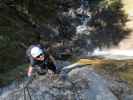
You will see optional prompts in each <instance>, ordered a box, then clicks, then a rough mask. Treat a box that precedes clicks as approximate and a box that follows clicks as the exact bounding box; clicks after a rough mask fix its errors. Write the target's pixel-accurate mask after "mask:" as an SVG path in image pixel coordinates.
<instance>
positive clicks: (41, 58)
mask: <svg viewBox="0 0 133 100" xmlns="http://www.w3.org/2000/svg"><path fill="white" fill-rule="evenodd" d="M34 59H35V60H39V61H43V60H44V54H40V55H39V56H37V57H35V58H34Z"/></svg>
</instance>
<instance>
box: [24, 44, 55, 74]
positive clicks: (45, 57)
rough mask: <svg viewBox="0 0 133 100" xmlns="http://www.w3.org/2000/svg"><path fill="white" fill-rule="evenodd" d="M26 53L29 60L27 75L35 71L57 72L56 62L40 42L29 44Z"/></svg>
mask: <svg viewBox="0 0 133 100" xmlns="http://www.w3.org/2000/svg"><path fill="white" fill-rule="evenodd" d="M26 54H27V56H28V58H29V60H30V64H29V68H28V72H27V75H28V77H31V76H32V75H33V74H34V73H35V72H37V73H38V74H46V73H47V72H48V70H51V71H52V72H54V73H57V64H56V61H55V59H54V57H53V56H52V55H50V54H49V53H48V51H47V50H46V49H45V48H43V47H42V46H41V45H40V44H37V45H31V46H30V47H29V48H28V49H27V51H26Z"/></svg>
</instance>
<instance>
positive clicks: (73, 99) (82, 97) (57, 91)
mask: <svg viewBox="0 0 133 100" xmlns="http://www.w3.org/2000/svg"><path fill="white" fill-rule="evenodd" d="M64 75H65V77H64V78H59V76H58V75H53V76H52V77H51V76H50V75H48V74H47V75H45V76H39V78H37V79H36V80H34V81H33V82H32V84H30V85H29V93H30V95H31V98H32V99H30V97H29V95H28V91H25V95H26V96H24V90H23V89H14V90H12V91H11V92H8V93H4V94H3V95H1V96H0V100H118V99H117V97H116V96H115V95H114V94H113V93H112V92H111V91H110V90H109V88H108V85H107V84H106V83H107V82H106V80H104V79H103V78H102V77H101V76H100V75H98V74H97V73H96V72H95V71H94V70H93V69H92V68H88V66H85V67H81V68H76V69H73V70H71V71H69V72H68V73H66V74H64ZM24 97H26V99H25V98H24Z"/></svg>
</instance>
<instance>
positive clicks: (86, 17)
mask: <svg viewBox="0 0 133 100" xmlns="http://www.w3.org/2000/svg"><path fill="white" fill-rule="evenodd" d="M76 12H77V14H78V16H79V19H80V22H81V24H80V25H79V26H77V28H76V33H77V34H89V31H88V27H87V23H88V22H89V21H90V19H91V13H90V11H89V0H80V7H79V8H78V9H77V11H76Z"/></svg>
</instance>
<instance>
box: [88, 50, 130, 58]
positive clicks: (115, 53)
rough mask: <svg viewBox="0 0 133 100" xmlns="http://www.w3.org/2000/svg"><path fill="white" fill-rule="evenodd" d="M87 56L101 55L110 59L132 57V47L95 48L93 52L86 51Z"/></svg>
mask: <svg viewBox="0 0 133 100" xmlns="http://www.w3.org/2000/svg"><path fill="white" fill-rule="evenodd" d="M88 55H89V56H102V57H105V58H110V59H120V60H121V59H133V49H127V50H126V49H125V50H121V49H103V50H100V49H99V48H97V49H95V50H94V51H93V53H91V55H90V53H88Z"/></svg>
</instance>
